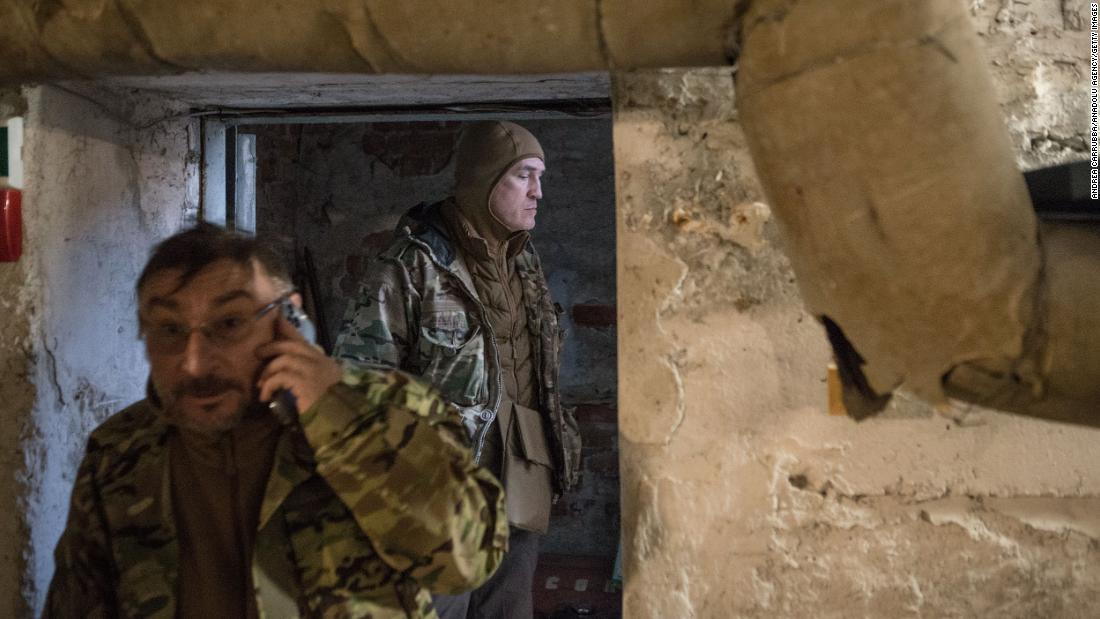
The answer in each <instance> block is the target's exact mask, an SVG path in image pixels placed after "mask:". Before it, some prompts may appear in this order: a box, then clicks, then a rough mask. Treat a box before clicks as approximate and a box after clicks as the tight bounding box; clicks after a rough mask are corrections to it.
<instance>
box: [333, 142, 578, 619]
mask: <svg viewBox="0 0 1100 619" xmlns="http://www.w3.org/2000/svg"><path fill="white" fill-rule="evenodd" d="M456 158H457V159H456V164H455V195H454V196H453V197H450V198H448V199H446V200H444V201H442V202H438V203H435V204H431V205H419V206H417V207H415V208H413V209H412V210H411V211H409V212H408V213H406V214H405V216H404V217H403V218H402V220H401V222H400V223H399V224H398V227H397V239H396V240H395V241H394V243H393V244H392V245H391V246H390V247H389V248H388V249H387V250H386V251H384V252H382V254H381V255H380V256H379V258H378V260H377V261H375V262H374V263H373V264H372V267H371V269H370V271H369V272H368V274H367V276H366V278H365V281H364V282H363V285H362V287H361V288H360V291H359V293H358V297H357V298H356V299H354V300H353V301H352V303H351V305H350V306H349V308H348V311H347V314H346V315H345V318H344V325H343V328H342V330H341V334H340V337H339V338H338V340H337V343H336V355H337V356H339V357H343V358H345V359H348V360H351V361H354V362H357V363H360V364H365V365H369V366H376V367H385V368H399V369H401V370H405V371H407V372H409V373H411V374H414V375H416V376H420V377H423V378H424V379H426V380H427V381H429V382H431V383H433V384H434V385H435V387H436V388H437V389H439V390H440V391H442V393H443V395H444V397H446V398H447V399H448V400H450V401H451V402H452V403H454V404H455V405H456V406H457V407H458V408H459V410H460V412H461V414H462V419H463V422H464V424H465V426H466V429H467V431H468V432H469V434H470V437H471V439H472V441H473V444H474V454H475V455H474V457H475V459H476V460H477V461H478V462H479V463H480V464H482V465H484V466H486V467H488V468H489V469H490V470H492V471H493V472H494V473H495V474H497V476H498V477H499V478H500V479H501V480H502V481H503V483H504V487H505V496H506V502H507V510H508V521H509V524H510V525H511V527H510V532H511V542H510V547H509V550H508V552H507V553H506V555H505V558H504V561H503V562H502V563H501V566H500V568H499V569H498V570H497V572H496V574H494V575H493V577H492V578H491V579H490V580H489V581H488V582H486V583H485V584H484V585H482V586H481V587H480V588H478V589H476V590H474V591H472V592H470V593H466V594H463V595H458V596H437V597H436V598H435V601H436V607H437V610H438V611H439V612H440V614H441V616H442V617H443V618H444V619H457V618H460V617H502V618H517V617H518V618H522V617H531V616H532V615H533V607H532V581H533V578H534V571H535V565H536V562H537V559H538V539H539V535H540V534H542V533H545V532H546V530H547V527H548V525H549V519H550V504H551V502H552V499H553V498H554V497H556V496H560V495H561V494H562V493H564V492H566V491H569V490H571V489H572V488H573V487H574V485H575V484H576V481H577V477H578V472H579V463H580V451H581V444H580V435H579V433H578V432H577V423H576V420H575V419H574V418H573V415H572V413H571V412H570V411H566V410H564V409H563V408H562V405H561V400H560V396H559V392H558V370H559V364H560V361H559V356H560V351H561V328H560V326H559V323H558V315H559V313H560V311H561V310H560V308H559V307H558V306H557V305H556V304H555V303H554V302H553V300H552V299H551V298H550V292H549V290H548V289H547V286H546V279H545V277H544V276H543V272H542V267H541V265H540V263H539V257H538V254H537V253H536V252H535V249H534V246H533V245H532V244H531V239H530V233H529V231H530V230H531V229H532V228H534V227H535V216H536V213H537V212H538V201H539V199H540V198H542V184H541V183H542V180H541V179H542V174H543V171H544V170H545V169H546V166H545V163H544V161H545V157H544V155H543V151H542V147H541V146H540V145H539V143H538V140H536V139H535V137H534V136H533V135H531V133H530V132H528V131H527V130H526V129H524V128H523V127H520V126H519V125H516V124H514V123H509V122H479V123H475V124H472V125H470V126H469V127H467V128H466V130H465V132H464V133H463V135H462V138H461V139H460V140H459V144H458V147H457V153H456Z"/></svg>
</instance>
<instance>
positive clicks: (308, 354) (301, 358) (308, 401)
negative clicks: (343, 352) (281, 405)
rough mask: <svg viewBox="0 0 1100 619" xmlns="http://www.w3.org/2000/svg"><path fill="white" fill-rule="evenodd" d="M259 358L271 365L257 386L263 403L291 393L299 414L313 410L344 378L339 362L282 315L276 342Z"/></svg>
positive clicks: (264, 348) (261, 349)
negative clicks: (281, 393) (282, 391)
mask: <svg viewBox="0 0 1100 619" xmlns="http://www.w3.org/2000/svg"><path fill="white" fill-rule="evenodd" d="M256 356H258V357H259V358H260V359H263V360H266V361H267V365H266V366H265V367H264V370H263V372H261V373H260V379H259V381H258V382H257V383H256V385H257V387H259V389H260V400H261V401H263V402H270V401H271V400H272V399H273V398H275V397H277V396H276V394H277V393H278V392H279V391H280V390H287V391H289V392H290V393H292V394H294V398H295V399H296V400H297V407H298V410H299V411H304V410H306V409H308V408H309V407H310V406H313V403H314V402H316V401H317V400H319V399H320V398H321V396H322V395H324V394H325V392H326V391H328V388H329V387H331V386H333V385H335V384H336V383H338V382H340V379H341V378H343V376H344V369H343V367H341V366H340V364H339V363H338V362H337V361H335V360H334V359H332V358H330V357H328V356H327V355H325V353H324V351H322V350H321V348H320V347H318V346H316V345H314V344H312V343H310V342H309V341H308V340H306V339H305V338H304V337H303V336H302V334H301V333H299V332H298V330H297V329H295V328H294V326H293V325H291V324H290V322H289V321H288V320H287V319H286V317H285V316H282V315H280V316H279V317H278V321H277V322H276V323H275V339H274V340H273V341H271V342H268V343H267V344H264V345H262V346H260V347H259V348H257V349H256Z"/></svg>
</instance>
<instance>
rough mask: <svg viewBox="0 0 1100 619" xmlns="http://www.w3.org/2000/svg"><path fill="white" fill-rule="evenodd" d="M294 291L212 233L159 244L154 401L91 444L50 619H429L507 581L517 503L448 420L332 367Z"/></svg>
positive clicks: (390, 383) (435, 398)
mask: <svg viewBox="0 0 1100 619" xmlns="http://www.w3.org/2000/svg"><path fill="white" fill-rule="evenodd" d="M288 281H289V278H288V277H287V274H286V271H285V268H284V267H283V266H282V265H281V263H280V261H279V260H278V258H277V257H276V256H275V254H274V253H272V252H271V251H270V250H269V249H267V248H265V247H264V246H263V245H262V244H258V243H257V242H256V241H255V240H253V239H248V238H245V237H241V236H237V235H234V234H230V233H227V232H225V231H223V230H221V229H218V228H215V227H213V226H206V225H203V226H200V227H198V228H196V229H193V230H190V231H187V232H184V233H181V234H178V235H176V236H174V237H172V238H170V239H168V240H167V241H165V242H164V243H162V244H161V245H160V246H158V248H157V250H156V251H155V252H154V254H153V257H152V258H151V260H150V262H149V264H148V265H147V266H146V268H145V271H144V272H143V274H142V276H141V278H140V279H139V282H138V303H139V320H140V324H141V332H142V337H143V339H144V340H145V347H146V353H147V355H148V357H149V362H150V369H151V379H150V385H149V389H148V390H149V397H148V398H147V399H146V400H143V401H141V402H138V403H137V404H134V405H132V406H130V407H129V408H127V409H125V410H124V411H122V412H120V413H118V414H116V415H114V416H112V417H111V418H110V419H108V420H107V421H106V422H104V423H103V424H102V425H100V426H99V427H98V428H97V429H96V430H95V431H94V432H93V433H92V436H91V438H90V439H89V441H88V447H87V451H86V454H85V457H84V460H83V462H82V463H81V465H80V468H79V470H78V472H77V479H76V483H75V486H74V488H73V494H72V503H71V507H70V510H69V519H68V523H67V525H66V528H65V531H64V533H63V535H62V537H61V540H60V541H59V542H58V545H57V550H56V553H55V562H56V572H55V574H54V578H53V581H52V582H51V584H50V589H49V593H48V596H47V601H46V609H45V613H44V615H45V616H46V617H160V618H165V619H168V618H173V617H183V618H190V617H201V618H203V619H208V618H211V617H246V618H257V617H271V618H283V617H297V616H302V617H373V618H375V619H382V618H431V617H436V614H435V612H434V610H433V607H432V603H431V597H430V594H429V592H434V593H457V592H460V591H462V590H465V589H470V588H472V587H474V586H477V585H478V584H480V583H481V582H482V581H484V580H485V579H486V578H487V577H488V576H489V574H491V573H492V572H493V570H494V569H495V567H496V566H497V564H498V563H499V561H500V559H501V557H502V555H503V552H504V548H505V547H506V545H507V534H508V531H507V525H506V524H505V516H504V505H503V496H502V493H501V490H500V487H499V485H498V484H497V482H496V480H495V479H494V478H493V477H492V476H491V475H490V474H488V473H487V472H485V471H484V470H483V469H482V468H481V467H478V466H476V465H475V463H474V462H473V458H472V454H471V453H470V451H469V449H468V448H467V446H466V445H467V444H468V441H467V438H466V436H465V432H464V429H463V427H462V425H461V421H460V419H459V417H458V416H457V414H456V413H455V410H454V409H453V407H451V406H450V405H448V404H447V403H446V402H445V401H444V400H442V399H441V398H440V397H439V395H438V393H437V392H435V391H434V390H433V389H431V388H430V387H428V386H427V385H426V384H423V383H421V382H419V381H416V380H415V379H412V378H410V377H408V376H405V375H402V374H399V373H394V372H385V373H384V372H378V371H370V370H362V369H347V370H344V369H343V368H341V366H340V364H338V363H337V362H335V361H333V360H332V359H329V358H327V357H325V356H324V354H323V353H322V352H321V351H320V349H318V348H317V347H315V346H312V345H310V344H309V343H308V342H307V341H305V340H304V339H303V337H302V335H300V334H299V333H298V331H297V330H295V328H294V327H292V326H291V325H290V323H289V322H288V321H287V319H286V318H284V317H283V316H282V315H281V309H282V308H281V306H282V305H283V304H285V303H295V304H296V303H297V302H298V299H297V298H296V297H297V295H294V294H291V293H290V290H289V285H288V284H287V282H288ZM286 311H288V312H291V311H292V310H290V309H289V308H288V309H287V310H286ZM287 396H292V397H293V398H296V405H297V408H298V410H300V411H301V412H300V413H298V412H297V411H296V410H294V408H293V407H290V406H288V408H286V409H285V411H286V413H287V414H286V416H284V417H282V418H277V417H276V416H275V415H273V414H272V412H271V411H269V410H268V406H267V405H266V404H265V403H266V402H268V401H271V400H273V399H276V398H286V397H287Z"/></svg>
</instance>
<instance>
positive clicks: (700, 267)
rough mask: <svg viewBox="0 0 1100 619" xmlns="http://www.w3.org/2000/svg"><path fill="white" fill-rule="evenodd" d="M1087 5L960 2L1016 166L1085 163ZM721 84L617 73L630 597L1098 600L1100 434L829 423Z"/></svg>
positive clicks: (819, 340) (934, 421)
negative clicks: (986, 55)
mask: <svg viewBox="0 0 1100 619" xmlns="http://www.w3.org/2000/svg"><path fill="white" fill-rule="evenodd" d="M1085 10H1086V5H1085V4H1084V3H1067V2H1056V1H1053V0H1050V1H1044V2H1040V3H1030V4H1028V5H1023V4H1018V3H1013V2H1004V3H1001V2H980V1H979V2H974V3H972V11H971V12H972V16H973V19H974V26H975V28H977V29H978V31H979V32H981V33H983V35H982V36H983V39H984V40H985V41H986V42H987V43H988V45H989V47H990V57H991V58H992V59H994V60H992V61H991V64H992V67H993V70H994V75H995V79H996V80H997V88H998V96H999V97H1000V101H1001V103H1002V109H1003V110H1004V112H1005V116H1006V119H1007V120H1008V124H1009V130H1010V132H1011V135H1012V137H1013V139H1014V141H1015V143H1016V145H1017V148H1018V151H1017V152H1018V159H1019V162H1020V163H1021V164H1022V165H1024V166H1026V167H1029V168H1034V167H1042V166H1045V165H1053V164H1055V163H1060V162H1063V161H1069V160H1076V159H1081V158H1083V157H1084V152H1085V151H1083V150H1082V147H1083V134H1084V130H1085V127H1086V126H1087V125H1086V119H1087V116H1086V115H1085V113H1084V112H1085V110H1086V107H1085V106H1086V105H1087V90H1086V86H1085V84H1087V73H1086V72H1087V68H1088V62H1087V58H1088V37H1087V32H1085V31H1082V30H1079V29H1076V28H1077V26H1076V24H1078V23H1080V22H1079V20H1084V22H1083V23H1085V24H1086V27H1087V23H1088V22H1087V14H1086V13H1085ZM1024 24H1027V25H1026V26H1025V25H1024ZM733 90H734V85H733V81H732V79H731V76H730V73H729V71H728V70H725V69H715V70H696V71H679V70H661V71H644V72H633V73H620V74H618V75H617V76H616V77H615V79H614V84H613V98H614V101H615V107H616V111H615V113H616V116H615V132H614V144H615V162H616V193H617V200H618V223H617V225H618V243H619V250H618V256H619V263H618V273H619V277H618V286H619V289H618V298H619V299H620V300H621V301H620V306H619V351H620V352H619V359H620V364H621V365H620V384H619V387H620V389H619V394H620V401H619V404H620V409H621V411H622V414H621V415H620V418H619V422H620V440H621V443H620V445H621V458H622V460H621V469H622V471H623V510H622V512H623V519H624V523H623V526H624V553H625V570H626V578H627V582H626V590H625V595H624V611H625V614H626V615H627V616H631V617H653V618H667V617H677V618H687V617H707V618H709V617H731V616H734V617H804V616H821V617H859V616H865V617H905V616H913V617H918V616H936V617H972V616H998V617H1036V616H1042V617H1083V616H1094V615H1096V614H1097V613H1098V612H1100V602H1097V599H1098V597H1097V595H1098V594H1100V516H1098V515H1097V514H1100V453H1098V452H1097V451H1096V449H1095V444H1096V441H1097V439H1098V438H1100V433H1098V432H1097V431H1096V430H1094V429H1088V428H1082V427H1076V426H1067V425H1060V424H1057V423H1050V422H1042V421H1037V420H1032V419H1025V418H1019V417H1015V416H1011V415H1006V414H1001V413H996V412H992V411H987V410H980V409H977V408H973V407H968V406H965V405H953V406H951V407H945V408H943V409H941V410H934V409H933V408H931V407H930V406H928V405H926V404H923V403H921V402H919V401H917V400H916V399H914V398H912V397H910V396H906V395H905V394H900V395H899V396H898V397H895V401H894V402H893V403H892V404H891V405H890V408H889V409H888V410H887V411H886V412H885V413H884V414H882V415H880V416H878V417H875V418H873V419H870V420H868V421H865V422H862V423H859V424H857V423H856V422H854V421H853V420H851V419H849V418H847V417H838V416H830V415H829V414H828V407H827V402H828V400H827V385H826V364H827V363H828V362H829V361H830V355H829V349H828V344H827V342H826V339H825V336H824V332H823V329H822V328H821V327H820V325H818V324H817V322H816V321H815V320H814V318H813V317H812V316H810V315H808V314H807V313H806V312H805V311H804V309H803V307H802V303H801V300H800V298H799V295H798V291H797V288H796V286H795V281H794V276H793V274H792V272H791V269H790V266H789V263H788V261H787V259H786V258H785V257H784V255H783V254H782V252H781V249H782V241H781V239H780V237H779V231H778V229H777V226H776V224H775V222H774V221H773V220H772V219H771V216H770V213H769V210H768V207H767V206H766V198H765V196H763V195H762V192H761V189H760V187H759V184H758V182H757V179H756V177H755V175H754V172H753V169H752V164H751V161H750V160H749V157H748V154H747V151H746V148H745V142H744V136H743V134H742V131H741V128H740V126H739V124H738V117H737V110H736V108H735V107H734V105H733V103H732V102H733V100H734V92H733ZM1048 136H1054V137H1056V138H1058V139H1051V138H1050V137H1048ZM1079 137H1080V138H1081V139H1082V142H1078V138H1079ZM1061 138H1065V139H1061ZM899 147H903V143H901V142H899Z"/></svg>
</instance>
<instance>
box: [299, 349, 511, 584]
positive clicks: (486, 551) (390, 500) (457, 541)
mask: <svg viewBox="0 0 1100 619" xmlns="http://www.w3.org/2000/svg"><path fill="white" fill-rule="evenodd" d="M300 419H301V424H302V428H303V430H304V432H305V435H306V439H307V440H308V441H309V443H310V445H311V446H312V447H313V449H314V453H315V454H316V457H317V472H318V473H319V474H320V475H321V476H322V477H324V479H325V481H327V482H328V484H329V486H330V487H331V488H332V489H333V491H334V492H335V493H336V494H337V495H338V496H339V497H340V499H341V500H342V501H343V502H344V504H346V505H347V506H348V507H349V509H350V510H351V512H352V514H353V515H354V517H355V519H356V521H357V522H358V524H359V527H360V528H361V529H362V530H363V532H364V533H366V535H367V536H368V537H369V538H370V539H371V541H372V542H373V543H374V545H375V549H376V550H377V551H378V553H379V555H380V556H381V557H382V559H383V560H384V561H385V562H386V563H387V564H389V565H390V566H391V567H393V568H394V569H395V570H397V571H399V572H402V573H404V574H406V575H408V576H409V577H411V578H413V579H414V580H416V581H417V582H418V583H419V584H420V586H422V587H424V588H425V589H427V590H428V591H431V592H433V593H443V594H453V593H458V592H461V591H465V590H467V589H472V588H474V587H476V586H478V585H479V584H481V583H482V582H484V581H485V580H486V579H488V577H489V576H490V575H491V574H492V573H493V571H494V570H495V569H496V567H497V565H498V564H499V563H500V560H501V559H502V558H503V556H504V551H505V549H506V548H507V545H508V518H507V516H506V514H505V512H504V493H503V490H502V489H501V487H500V484H499V483H498V482H497V480H496V479H495V478H494V477H493V475H492V474H491V473H489V472H488V471H487V470H485V469H484V468H481V467H479V466H477V465H476V464H474V461H473V457H472V455H471V453H470V449H469V447H468V446H467V439H466V432H465V430H464V429H463V427H462V424H461V422H460V420H459V417H458V413H457V411H456V410H455V409H454V408H453V407H451V406H450V405H449V404H447V403H446V402H445V401H444V400H443V399H442V398H441V397H440V396H439V394H438V393H437V392H436V391H435V390H434V389H432V388H431V387H429V386H427V385H426V384H425V383H423V382H421V381H419V380H417V379H415V378H412V377H410V376H408V375H406V374H403V373H400V372H379V371H371V370H356V369H351V370H349V371H348V374H347V376H346V377H345V380H344V382H342V383H339V384H337V385H335V386H333V387H332V388H330V389H329V391H328V392H327V393H326V394H325V395H324V396H323V397H322V398H321V399H320V400H318V402H317V403H316V404H314V405H313V406H312V407H311V408H309V409H308V410H306V411H305V412H304V413H302V415H301V418H300Z"/></svg>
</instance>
